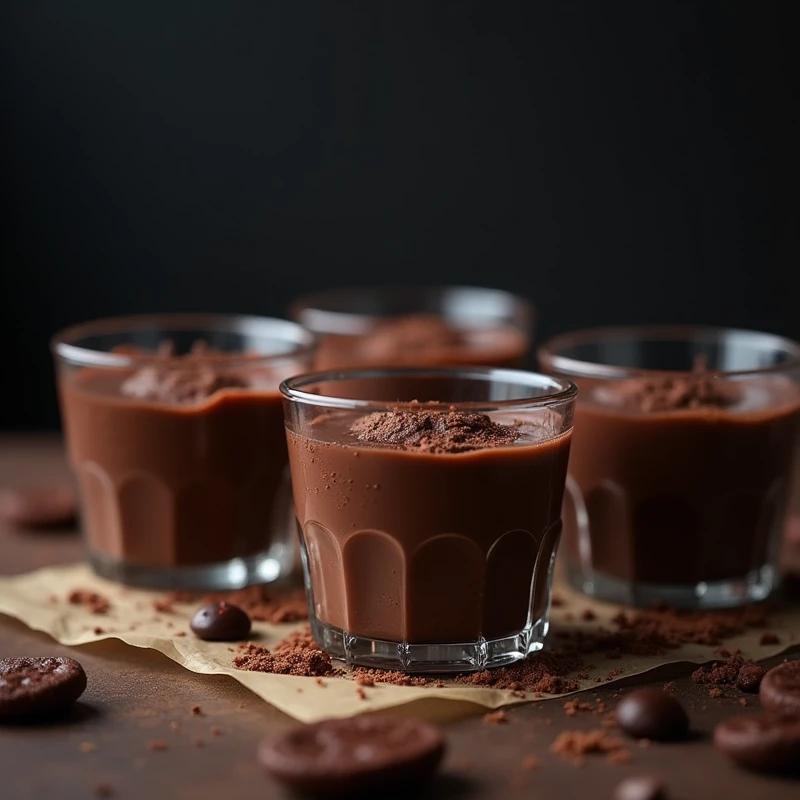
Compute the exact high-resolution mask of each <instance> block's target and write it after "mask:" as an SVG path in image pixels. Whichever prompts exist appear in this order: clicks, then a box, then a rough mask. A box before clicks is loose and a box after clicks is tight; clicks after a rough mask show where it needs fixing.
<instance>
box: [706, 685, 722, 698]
mask: <svg viewBox="0 0 800 800" xmlns="http://www.w3.org/2000/svg"><path fill="white" fill-rule="evenodd" d="M708 696H709V697H722V689H720V688H719V686H712V687H711V688H710V689H709V690H708Z"/></svg>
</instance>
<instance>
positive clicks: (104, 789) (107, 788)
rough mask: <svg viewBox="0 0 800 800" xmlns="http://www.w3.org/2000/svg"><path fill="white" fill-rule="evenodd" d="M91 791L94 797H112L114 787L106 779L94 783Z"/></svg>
mask: <svg viewBox="0 0 800 800" xmlns="http://www.w3.org/2000/svg"><path fill="white" fill-rule="evenodd" d="M92 792H93V793H94V796H95V797H101V798H103V797H113V796H114V787H113V786H112V785H111V784H110V783H109V782H108V781H100V783H96V784H95V785H94V787H93V789H92Z"/></svg>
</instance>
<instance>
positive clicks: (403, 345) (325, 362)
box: [316, 314, 529, 370]
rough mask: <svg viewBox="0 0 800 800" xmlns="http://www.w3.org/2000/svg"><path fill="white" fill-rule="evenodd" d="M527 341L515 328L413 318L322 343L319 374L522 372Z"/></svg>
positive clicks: (383, 322) (431, 316)
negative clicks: (411, 369) (471, 367)
mask: <svg viewBox="0 0 800 800" xmlns="http://www.w3.org/2000/svg"><path fill="white" fill-rule="evenodd" d="M528 346H529V341H528V337H527V336H526V335H525V334H524V333H523V332H522V331H520V330H519V329H517V328H514V327H512V326H510V325H496V326H493V327H490V326H486V327H483V326H482V327H475V328H471V327H463V326H456V325H454V324H453V323H451V322H448V321H447V320H445V319H443V318H442V317H439V316H437V315H435V314H409V315H405V316H398V317H388V318H386V319H384V320H381V321H378V322H376V323H375V324H374V326H373V327H372V328H371V329H370V330H369V331H365V332H364V333H363V334H360V335H357V336H356V335H344V334H329V335H325V336H322V337H321V338H320V344H319V350H318V353H317V362H316V365H317V368H318V369H320V370H328V369H341V368H347V367H375V366H384V367H385V366H403V365H414V366H431V367H433V366H460V365H465V364H477V365H481V366H486V367H518V366H521V365H522V364H523V363H524V361H525V356H526V355H527V352H528Z"/></svg>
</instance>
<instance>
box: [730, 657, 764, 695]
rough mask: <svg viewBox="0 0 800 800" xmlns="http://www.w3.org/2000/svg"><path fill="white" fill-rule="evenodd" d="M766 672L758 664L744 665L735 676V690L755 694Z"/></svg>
mask: <svg viewBox="0 0 800 800" xmlns="http://www.w3.org/2000/svg"><path fill="white" fill-rule="evenodd" d="M766 672H767V670H766V669H765V668H764V667H760V666H759V665H758V664H744V665H743V666H742V668H741V669H740V670H739V674H738V675H737V676H736V688H737V689H739V690H740V691H742V692H749V693H750V694H756V692H758V687H759V686H761V679H762V678H763V677H764V675H766Z"/></svg>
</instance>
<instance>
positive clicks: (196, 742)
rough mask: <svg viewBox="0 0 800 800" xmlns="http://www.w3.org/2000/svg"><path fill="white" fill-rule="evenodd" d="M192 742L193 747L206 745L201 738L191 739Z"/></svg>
mask: <svg viewBox="0 0 800 800" xmlns="http://www.w3.org/2000/svg"><path fill="white" fill-rule="evenodd" d="M192 744H193V745H194V746H195V747H205V746H206V743H205V742H204V741H203V740H202V739H193V740H192Z"/></svg>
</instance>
